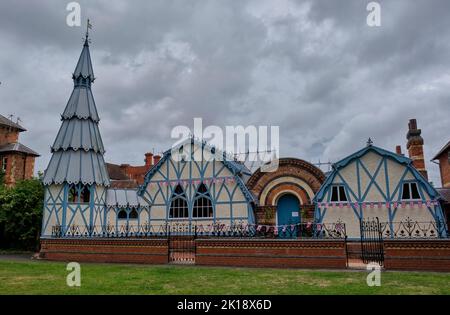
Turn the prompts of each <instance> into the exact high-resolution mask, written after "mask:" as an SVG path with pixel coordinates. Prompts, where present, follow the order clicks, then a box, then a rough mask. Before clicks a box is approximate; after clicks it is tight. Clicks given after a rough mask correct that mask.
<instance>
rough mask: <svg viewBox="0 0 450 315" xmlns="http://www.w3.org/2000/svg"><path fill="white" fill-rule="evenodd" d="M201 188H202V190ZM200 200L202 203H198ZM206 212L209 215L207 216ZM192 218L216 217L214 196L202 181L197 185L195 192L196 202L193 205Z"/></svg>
mask: <svg viewBox="0 0 450 315" xmlns="http://www.w3.org/2000/svg"><path fill="white" fill-rule="evenodd" d="M202 188H204V189H202ZM200 189H202V191H200ZM199 202H201V204H200V205H198V203H199ZM199 212H200V213H199ZM205 213H206V214H208V216H205ZM199 214H201V216H199ZM209 214H210V215H209ZM192 218H193V219H210V218H214V206H213V202H212V198H211V195H210V194H209V190H208V187H206V185H205V184H204V183H201V184H200V185H199V186H198V187H197V190H196V192H195V195H194V204H193V206H192Z"/></svg>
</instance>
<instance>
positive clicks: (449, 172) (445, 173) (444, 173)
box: [439, 152, 450, 188]
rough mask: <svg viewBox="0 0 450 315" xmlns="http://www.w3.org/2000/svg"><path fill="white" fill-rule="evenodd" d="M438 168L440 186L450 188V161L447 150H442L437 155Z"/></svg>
mask: <svg viewBox="0 0 450 315" xmlns="http://www.w3.org/2000/svg"><path fill="white" fill-rule="evenodd" d="M439 169H440V171H441V181H442V187H446V188H450V162H449V158H448V152H444V153H442V154H441V156H440V157H439Z"/></svg>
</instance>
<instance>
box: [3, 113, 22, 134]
mask: <svg viewBox="0 0 450 315" xmlns="http://www.w3.org/2000/svg"><path fill="white" fill-rule="evenodd" d="M0 126H5V127H10V128H14V129H17V130H19V131H20V132H22V131H27V130H26V129H25V128H23V127H22V126H21V125H19V124H18V123H15V122H13V121H12V120H9V119H8V118H6V117H5V116H3V115H1V114H0Z"/></svg>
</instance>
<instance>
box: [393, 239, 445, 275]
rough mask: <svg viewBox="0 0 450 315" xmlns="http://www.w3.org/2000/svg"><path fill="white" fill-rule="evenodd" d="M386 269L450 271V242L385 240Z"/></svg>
mask: <svg viewBox="0 0 450 315" xmlns="http://www.w3.org/2000/svg"><path fill="white" fill-rule="evenodd" d="M384 267H385V268H386V269H398V270H428V271H450V240H447V239H446V240H385V241H384Z"/></svg>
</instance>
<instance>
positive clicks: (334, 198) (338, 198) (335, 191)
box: [331, 185, 348, 202]
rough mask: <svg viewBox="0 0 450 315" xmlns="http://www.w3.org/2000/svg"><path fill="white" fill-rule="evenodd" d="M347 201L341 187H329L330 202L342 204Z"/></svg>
mask: <svg viewBox="0 0 450 315" xmlns="http://www.w3.org/2000/svg"><path fill="white" fill-rule="evenodd" d="M344 201H348V199H347V194H346V193H345V188H344V186H343V185H333V186H331V202H344Z"/></svg>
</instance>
